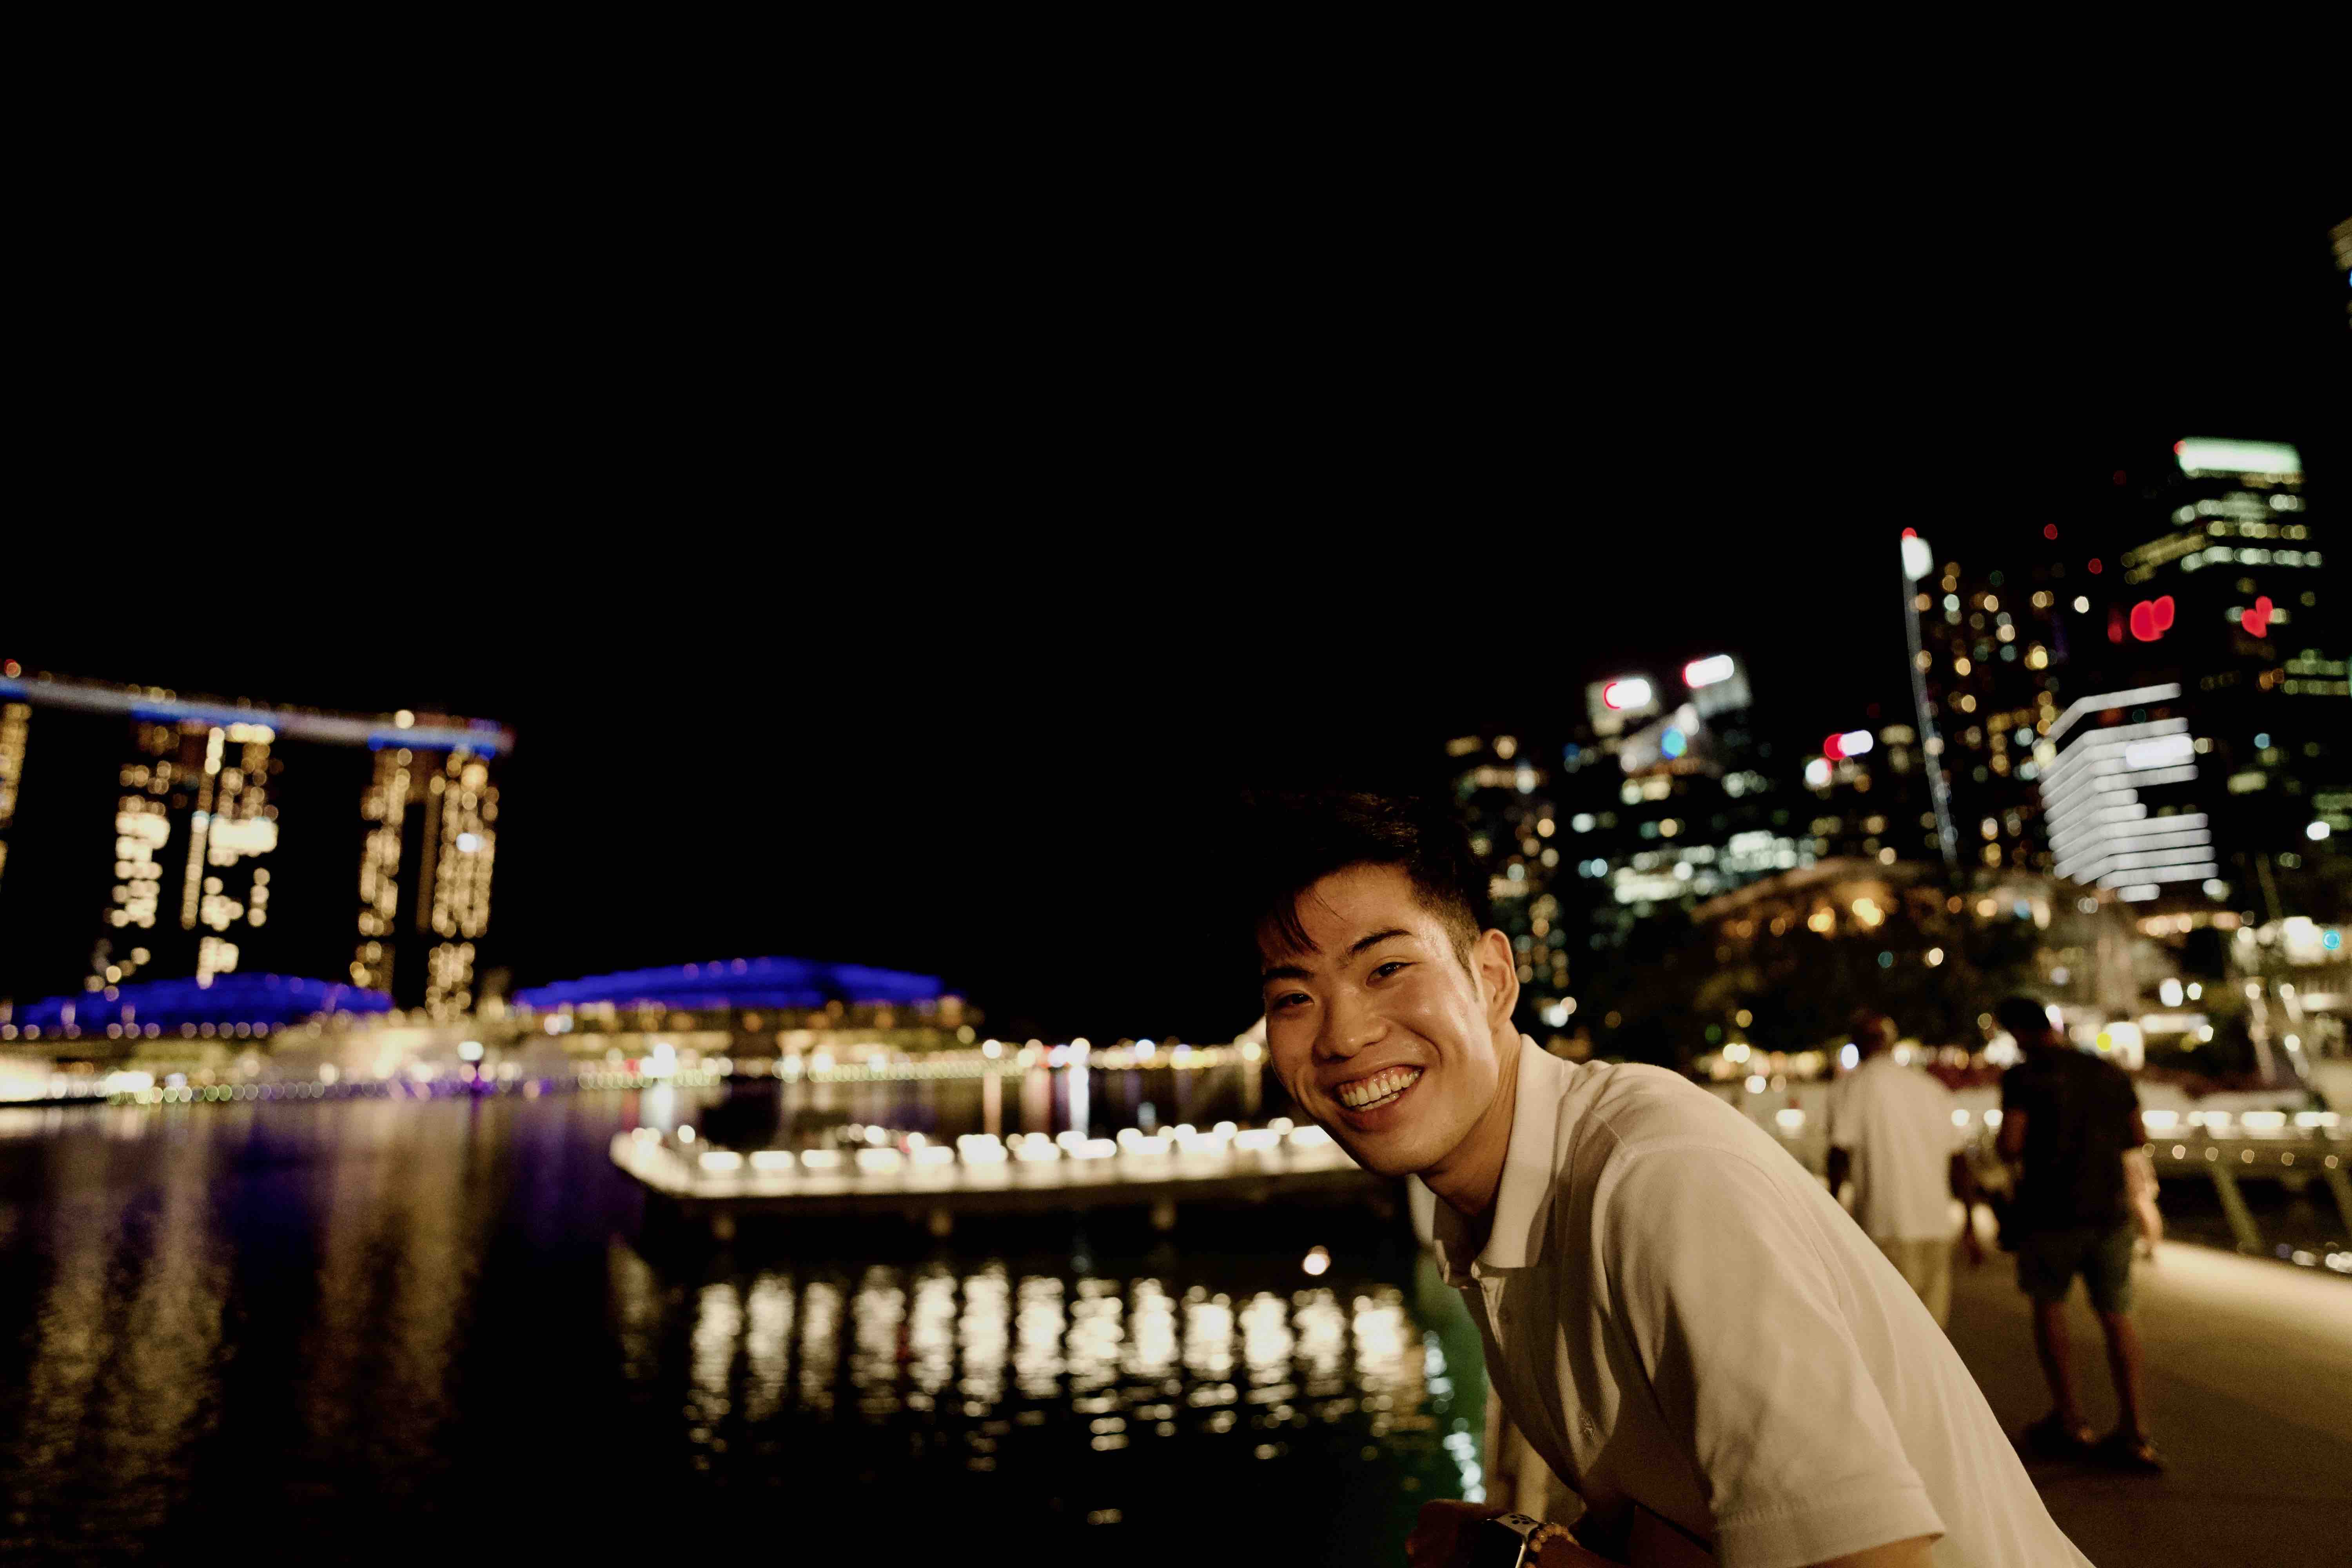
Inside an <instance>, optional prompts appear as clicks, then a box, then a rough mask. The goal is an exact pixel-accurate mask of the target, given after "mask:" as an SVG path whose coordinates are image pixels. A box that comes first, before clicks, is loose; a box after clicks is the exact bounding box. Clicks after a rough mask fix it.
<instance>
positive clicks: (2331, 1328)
mask: <svg viewBox="0 0 2352 1568" xmlns="http://www.w3.org/2000/svg"><path fill="white" fill-rule="evenodd" d="M1988 1254H1989V1256H1988V1257H1987V1258H1986V1261H1985V1266H1984V1267H1983V1268H1981V1269H1979V1270H1977V1271H1974V1272H1973V1273H1972V1272H1971V1271H1970V1270H1969V1269H1968V1268H1966V1267H1965V1266H1964V1265H1963V1266H1961V1267H1959V1268H1958V1269H1957V1271H1956V1279H1955V1281H1954V1291H1953V1303H1952V1322H1951V1336H1952V1342H1953V1344H1954V1345H1956V1346H1957V1347H1958V1350H1959V1352H1960V1355H1961V1357H1962V1359H1964V1360H1965V1361H1966V1362H1967V1363H1968V1364H1969V1370H1970V1371H1971V1372H1973V1373H1976V1378H1977V1382H1978V1384H1979V1386H1981V1387H1982V1388H1983V1390H1984V1392H1985V1397H1986V1398H1987V1399H1989V1400H1990V1401H1991V1404H1992V1407H1993V1410H1994V1413H1995V1414H1997V1415H2000V1419H2001V1422H2002V1424H2003V1425H2004V1426H2008V1427H2009V1428H2010V1429H2011V1431H2014V1430H2016V1429H2017V1428H2018V1427H2020V1426H2023V1425H2024V1424H2025V1423H2026V1422H2028V1421H2031V1420H2032V1419H2033V1418H2035V1417H2036V1416H2038V1415H2042V1413H2043V1412H2044V1411H2046V1410H2047V1409H2048V1408H2049V1405H2050V1400H2049V1394H2048V1392H2047V1391H2046V1389H2045V1388H2044V1387H2043V1384H2042V1372H2041V1368H2040V1366H2039V1364H2038V1363H2036V1362H2035V1360H2034V1355H2033V1339H2032V1328H2031V1325H2030V1323H2029V1321H2028V1318H2027V1313H2026V1303H2025V1298H2024V1297H2022V1296H2021V1295H2019V1294H2018V1293H2017V1289H2016V1286H2015V1279H2014V1273H2013V1270H2014V1267H2015V1265H2014V1262H2013V1260H2012V1259H2011V1258H2008V1257H2007V1256H2005V1255H2003V1254H2000V1253H1998V1252H1991V1251H1990V1248H1988ZM2136 1282H2137V1309H2136V1310H2137V1317H2138V1319H2139V1328H2140V1336H2141V1340H2142V1342H2143V1343H2144V1345H2145V1346H2146V1350H2147V1400H2148V1407H2149V1420H2150V1422H2151V1423H2152V1424H2153V1426H2155V1429H2156V1438H2157V1443H2158V1447H2160V1448H2161V1449H2162V1450H2163V1452H2164V1454H2165V1457H2166V1458H2167V1460H2168V1462H2169V1464H2170V1466H2171V1468H2170V1469H2169V1470H2168V1472H2167V1473H2166V1474H2165V1475H2163V1476H2160V1477H2145V1478H2143V1477H2136V1476H2120V1475H2116V1474H2114V1473H2113V1472H2108V1471H2103V1470H2098V1469H2095V1468H2089V1467H2087V1466H2077V1465H2068V1464H2058V1465H2053V1464H2045V1463H2042V1462H2040V1461H2035V1462H2033V1463H2032V1464H2031V1465H2030V1466H2029V1468H2031V1470H2032V1475H2033V1479H2034V1481H2035V1483H2036V1484H2037V1485H2039V1486H2040V1487H2041V1489H2042V1497H2043V1499H2044V1500H2046V1501H2047V1502H2048V1503H2049V1505H2050V1511H2051V1513H2052V1515H2053V1517H2054V1518H2056V1520H2057V1521H2058V1523H2059V1525H2060V1527H2061V1528H2063V1530H2064V1531H2066V1532H2067V1534H2069V1535H2070V1536H2072V1537H2073V1538H2074V1542H2075V1544H2076V1545H2078V1546H2080V1547H2081V1548H2082V1549H2083V1551H2084V1554H2085V1555H2087V1556H2088V1557H2089V1558H2090V1559H2091V1561H2092V1562H2093V1563H2097V1564H2098V1565H2099V1568H2135V1565H2137V1564H2141V1563H2166V1564H2173V1563H2178V1564H2183V1565H2189V1564H2202V1563H2217V1564H2224V1563H2225V1564H2231V1565H2236V1564H2242V1563H2260V1564H2264V1565H2266V1568H2269V1565H2275V1568H2300V1565H2302V1564H2306V1563H2307V1564H2312V1565H2314V1568H2317V1565H2320V1564H2328V1565H2331V1568H2334V1565H2341V1564H2344V1563H2352V1281H2347V1280H2344V1279H2336V1278H2333V1277H2330V1276H2326V1275H2322V1274H2317V1273H2315V1272H2314V1271H2312V1270H2309V1269H2303V1268H2291V1267H2289V1266H2287V1265H2284V1264H2275V1263H2266V1262H2263V1261H2260V1260H2257V1259H2253V1258H2239V1257H2236V1256H2234V1255H2232V1254H2229V1253H2224V1252H2219V1251H2214V1250H2212V1249H2210V1248H2206V1247H2193V1246H2184V1245H2177V1244H2167V1245H2166V1246H2165V1247H2163V1249H2162V1250H2161V1251H2160V1252H2159V1254H2158V1258H2157V1260H2156V1261H2155V1263H2154V1264H2152V1265H2150V1264H2145V1263H2144V1264H2141V1265H2140V1266H2139V1267H2138V1269H2137V1275H2136ZM2072 1312H2073V1319H2072V1321H2073V1326H2074V1372H2075V1377H2076V1379H2077V1386H2078V1388H2079V1389H2080V1390H2081V1393H2082V1395H2083V1406H2084V1415H2086V1416H2087V1417H2088V1418H2089V1419H2090V1420H2091V1421H2092V1422H2093V1424H2094V1425H2095V1426H2098V1427H2099V1429H2100V1430H2101V1431H2105V1430H2107V1429H2108V1428H2109V1427H2111V1426H2113V1425H2114V1423H2115V1399H2114V1396H2113V1394H2112V1393H2111V1392H2110V1389H2109V1385H2108V1383H2107V1372H2106V1356H2105V1350H2104V1348H2103V1346H2102V1343H2101V1341H2100V1339H2099V1332H2098V1325H2097V1324H2096V1323H2095V1321H2093V1319H2092V1317H2091V1312H2090V1309H2089V1308H2088V1306H2086V1305H2085V1304H2084V1301H2083V1299H2082V1292H2081V1290H2080V1289H2079V1288H2078V1289H2077V1290H2076V1292H2075V1295H2074V1302H2073V1305H2072Z"/></svg>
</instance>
